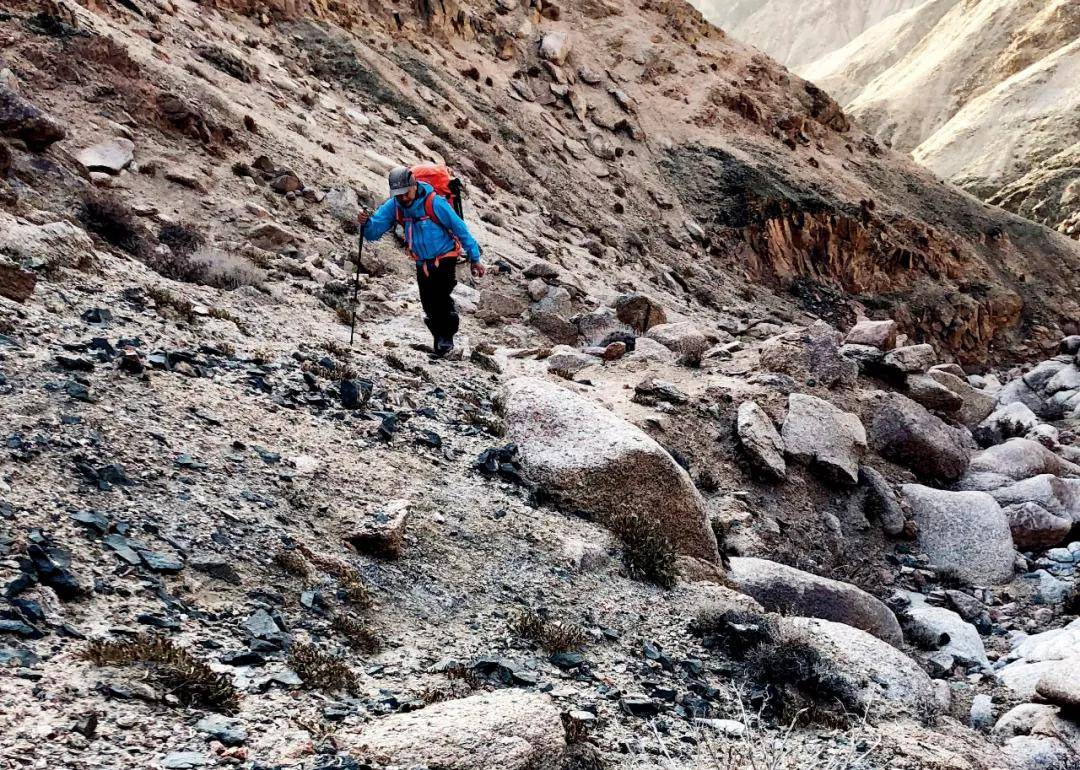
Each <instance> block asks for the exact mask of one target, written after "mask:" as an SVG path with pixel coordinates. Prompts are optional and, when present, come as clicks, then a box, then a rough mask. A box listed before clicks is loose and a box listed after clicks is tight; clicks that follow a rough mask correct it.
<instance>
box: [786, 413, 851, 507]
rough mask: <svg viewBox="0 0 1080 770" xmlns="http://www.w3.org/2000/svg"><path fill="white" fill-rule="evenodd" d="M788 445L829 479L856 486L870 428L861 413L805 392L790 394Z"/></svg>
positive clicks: (795, 455) (796, 457)
mask: <svg viewBox="0 0 1080 770" xmlns="http://www.w3.org/2000/svg"><path fill="white" fill-rule="evenodd" d="M782 436H783V440H784V448H785V451H786V452H787V454H788V455H789V456H790V457H792V458H793V459H794V460H796V461H797V462H800V463H803V464H805V465H809V466H810V467H811V469H813V470H814V472H815V473H818V474H819V475H821V476H822V477H823V478H825V480H827V481H829V482H831V483H835V484H842V485H845V486H854V485H855V484H857V483H858V482H859V460H860V459H861V458H862V455H863V452H865V451H866V430H865V429H864V428H863V424H862V421H860V420H859V417H858V415H855V414H852V413H851V412H845V411H843V410H842V409H838V408H837V407H835V406H833V405H832V404H830V403H829V402H828V401H823V400H821V399H820V398H817V397H816V396H810V395H807V394H805V393H792V394H791V395H790V396H788V413H787V417H786V418H785V419H784V427H783V431H782Z"/></svg>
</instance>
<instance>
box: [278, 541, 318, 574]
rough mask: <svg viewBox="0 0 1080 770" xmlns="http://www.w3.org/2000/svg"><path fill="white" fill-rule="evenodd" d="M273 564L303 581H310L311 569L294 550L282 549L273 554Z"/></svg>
mask: <svg viewBox="0 0 1080 770" xmlns="http://www.w3.org/2000/svg"><path fill="white" fill-rule="evenodd" d="M274 564H276V565H277V566H279V567H281V569H283V570H285V571H286V572H288V573H289V574H290V575H295V576H296V577H298V578H301V579H303V580H304V581H309V580H311V568H310V567H309V566H308V563H307V560H306V559H305V558H304V556H303V554H301V553H300V552H299V551H297V550H295V549H285V548H282V549H281V550H280V551H278V552H277V553H275V554H274Z"/></svg>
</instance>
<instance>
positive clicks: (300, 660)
mask: <svg viewBox="0 0 1080 770" xmlns="http://www.w3.org/2000/svg"><path fill="white" fill-rule="evenodd" d="M289 668H291V669H292V670H293V671H295V672H296V673H297V675H299V677H300V678H301V679H303V680H304V683H305V684H306V685H308V686H309V687H314V688H316V689H319V690H322V691H323V692H327V693H335V692H347V693H349V694H350V695H356V694H357V693H358V692H359V691H360V682H359V680H358V679H357V678H356V674H354V673H353V671H352V669H351V668H349V667H348V666H347V665H345V663H344V661H342V660H341V659H340V658H335V657H333V656H332V655H327V654H326V653H324V652H320V651H319V650H318V648H317V647H315V645H313V644H307V643H305V642H297V643H296V644H294V645H293V646H292V649H291V650H290V651H289Z"/></svg>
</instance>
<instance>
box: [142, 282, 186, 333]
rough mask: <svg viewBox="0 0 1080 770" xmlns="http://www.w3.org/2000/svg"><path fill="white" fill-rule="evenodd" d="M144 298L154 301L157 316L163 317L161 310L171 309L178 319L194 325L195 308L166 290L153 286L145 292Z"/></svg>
mask: <svg viewBox="0 0 1080 770" xmlns="http://www.w3.org/2000/svg"><path fill="white" fill-rule="evenodd" d="M146 296H147V297H149V298H150V299H152V300H153V301H154V305H155V307H156V308H157V312H158V315H161V316H164V315H165V313H163V312H162V311H163V310H169V309H171V310H172V311H173V312H175V313H176V315H177V316H179V317H180V319H182V320H184V321H186V322H187V323H189V324H190V323H195V306H194V305H193V304H191V303H190V302H188V301H187V300H186V299H184V298H182V297H178V296H176V295H175V294H173V293H172V292H171V291H169V290H168V289H163V288H161V287H160V286H153V287H151V288H149V289H147V290H146Z"/></svg>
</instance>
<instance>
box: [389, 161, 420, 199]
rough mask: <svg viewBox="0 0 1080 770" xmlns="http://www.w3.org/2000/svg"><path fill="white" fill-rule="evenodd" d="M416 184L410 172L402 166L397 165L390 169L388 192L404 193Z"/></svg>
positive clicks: (393, 193)
mask: <svg viewBox="0 0 1080 770" xmlns="http://www.w3.org/2000/svg"><path fill="white" fill-rule="evenodd" d="M414 184H416V180H415V179H413V175H412V172H411V171H409V169H407V168H405V167H404V166H398V167H397V168H395V169H393V170H391V171H390V194H391V195H404V194H405V193H407V192H408V191H409V188H410V187H412V186H413V185H414Z"/></svg>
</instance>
